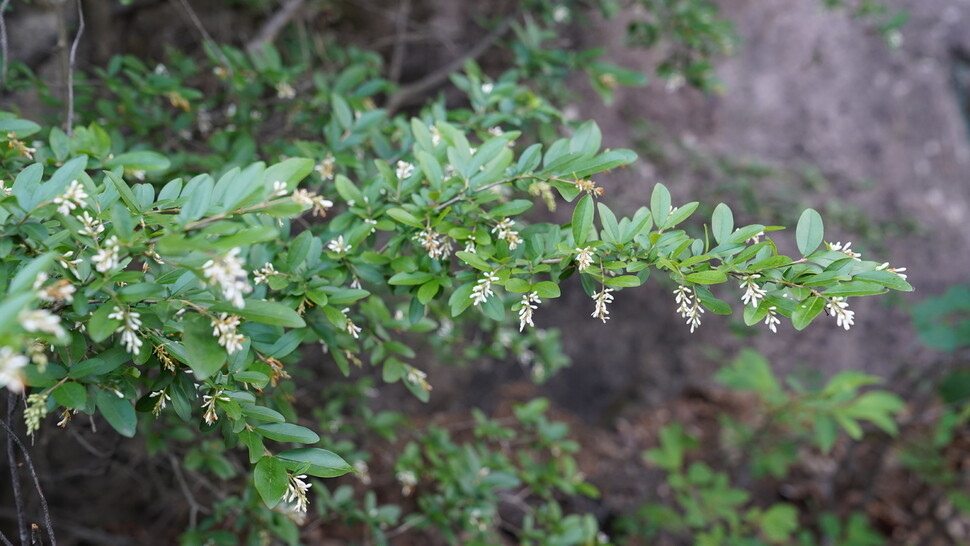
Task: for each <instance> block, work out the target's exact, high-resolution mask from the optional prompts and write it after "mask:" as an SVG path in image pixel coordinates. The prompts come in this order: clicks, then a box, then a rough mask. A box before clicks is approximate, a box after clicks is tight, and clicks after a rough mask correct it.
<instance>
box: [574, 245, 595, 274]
mask: <svg viewBox="0 0 970 546" xmlns="http://www.w3.org/2000/svg"><path fill="white" fill-rule="evenodd" d="M591 265H593V249H591V248H590V247H586V248H577V249H576V266H577V267H579V270H580V271H586V270H587V269H589V266H591Z"/></svg>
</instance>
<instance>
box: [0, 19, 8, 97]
mask: <svg viewBox="0 0 970 546" xmlns="http://www.w3.org/2000/svg"><path fill="white" fill-rule="evenodd" d="M8 5H10V0H3V3H0V54H2V55H3V65H2V66H0V85H2V86H4V87H6V86H7V67H8V66H9V64H10V63H9V61H8V60H7V55H8V53H9V51H10V50H9V49H8V48H7V20H6V14H7V6H8Z"/></svg>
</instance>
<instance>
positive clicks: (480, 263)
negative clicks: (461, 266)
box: [455, 250, 493, 271]
mask: <svg viewBox="0 0 970 546" xmlns="http://www.w3.org/2000/svg"><path fill="white" fill-rule="evenodd" d="M455 256H458V257H459V258H461V261H463V262H465V263H466V264H468V265H470V266H472V267H474V268H475V269H478V270H481V271H491V270H492V269H493V268H492V266H491V265H489V263H488V262H487V261H485V259H484V258H482V257H481V256H479V255H478V254H476V253H474V252H465V251H464V250H459V251H458V252H455Z"/></svg>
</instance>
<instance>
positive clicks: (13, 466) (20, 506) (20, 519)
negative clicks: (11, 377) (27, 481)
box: [7, 392, 27, 544]
mask: <svg viewBox="0 0 970 546" xmlns="http://www.w3.org/2000/svg"><path fill="white" fill-rule="evenodd" d="M17 398H18V395H16V394H14V393H13V392H8V393H7V420H8V421H11V422H12V421H13V414H14V410H15V409H16V407H17ZM10 434H11V436H12V435H13V432H10ZM7 464H8V465H10V483H11V484H13V498H14V504H15V505H16V506H17V529H18V530H19V531H20V543H21V544H27V519H26V516H25V515H24V500H23V495H22V494H21V492H20V476H18V475H17V454H16V452H15V451H14V450H13V440H12V439H11V437H10V436H8V437H7Z"/></svg>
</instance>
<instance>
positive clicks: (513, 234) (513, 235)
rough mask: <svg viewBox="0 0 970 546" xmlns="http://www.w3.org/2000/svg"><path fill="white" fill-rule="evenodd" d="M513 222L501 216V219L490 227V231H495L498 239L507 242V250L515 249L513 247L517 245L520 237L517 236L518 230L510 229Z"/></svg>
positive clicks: (520, 240)
mask: <svg viewBox="0 0 970 546" xmlns="http://www.w3.org/2000/svg"><path fill="white" fill-rule="evenodd" d="M514 225H515V222H514V221H512V220H510V219H508V218H502V221H501V222H499V223H498V224H495V227H493V228H492V233H497V234H498V238H499V239H504V240H506V241H508V243H509V250H515V247H517V246H519V243H521V242H522V239H521V238H520V237H519V232H518V231H515V230H514V229H512V226H514Z"/></svg>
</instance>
